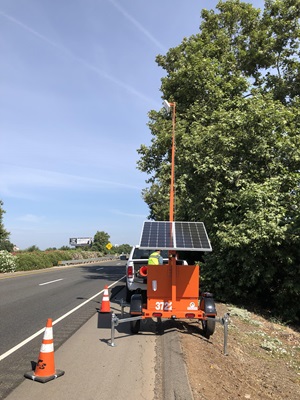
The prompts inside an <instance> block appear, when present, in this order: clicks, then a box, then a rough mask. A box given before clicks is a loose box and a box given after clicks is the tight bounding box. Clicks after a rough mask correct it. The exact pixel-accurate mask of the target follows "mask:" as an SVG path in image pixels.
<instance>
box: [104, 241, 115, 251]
mask: <svg viewBox="0 0 300 400" xmlns="http://www.w3.org/2000/svg"><path fill="white" fill-rule="evenodd" d="M105 247H106V248H107V250H110V249H111V248H112V247H113V245H112V244H111V243H107V245H106V246H105Z"/></svg>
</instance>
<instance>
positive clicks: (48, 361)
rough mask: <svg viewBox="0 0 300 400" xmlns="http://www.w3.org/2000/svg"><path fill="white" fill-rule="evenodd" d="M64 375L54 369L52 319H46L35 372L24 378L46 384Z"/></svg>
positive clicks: (62, 372)
mask: <svg viewBox="0 0 300 400" xmlns="http://www.w3.org/2000/svg"><path fill="white" fill-rule="evenodd" d="M64 373H65V372H64V371H61V370H59V369H57V370H56V369H55V364H54V345H53V330H52V319H51V318H48V320H47V324H46V329H45V332H44V337H43V341H42V346H41V349H40V354H39V359H38V362H37V364H36V367H35V371H34V372H32V371H30V372H27V373H26V374H24V376H25V378H29V379H32V380H34V381H37V382H41V383H46V382H48V381H51V380H52V379H55V378H58V377H60V376H62V375H63V374H64Z"/></svg>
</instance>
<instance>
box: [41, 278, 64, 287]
mask: <svg viewBox="0 0 300 400" xmlns="http://www.w3.org/2000/svg"><path fill="white" fill-rule="evenodd" d="M63 280H64V278H61V279H56V280H55V281H49V282H45V283H39V286H44V285H49V284H50V283H54V282H59V281H63Z"/></svg>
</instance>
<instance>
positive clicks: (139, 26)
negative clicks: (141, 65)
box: [109, 0, 167, 52]
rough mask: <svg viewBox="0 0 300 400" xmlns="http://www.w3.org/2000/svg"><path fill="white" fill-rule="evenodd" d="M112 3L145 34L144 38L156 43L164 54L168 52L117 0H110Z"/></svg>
mask: <svg viewBox="0 0 300 400" xmlns="http://www.w3.org/2000/svg"><path fill="white" fill-rule="evenodd" d="M109 1H110V2H111V4H113V5H114V7H115V8H116V9H117V10H118V11H120V13H121V14H122V15H123V16H124V17H125V18H126V19H128V20H129V21H130V22H132V24H133V25H134V26H135V27H136V28H137V29H138V30H139V31H140V32H142V33H143V35H144V36H146V37H147V38H148V39H149V40H150V41H151V42H152V43H154V44H155V45H156V46H157V47H158V48H159V49H161V50H162V51H164V52H167V49H166V48H165V47H164V45H163V44H162V43H160V42H159V41H158V40H157V39H156V38H155V37H154V36H153V35H152V34H151V33H150V32H149V31H147V29H146V28H144V27H143V25H141V24H140V23H139V22H138V21H137V20H136V19H135V18H133V16H132V15H130V14H128V12H127V11H125V10H124V8H122V7H121V6H120V4H119V3H117V2H116V1H115V0H109Z"/></svg>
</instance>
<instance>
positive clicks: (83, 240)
mask: <svg viewBox="0 0 300 400" xmlns="http://www.w3.org/2000/svg"><path fill="white" fill-rule="evenodd" d="M69 243H70V246H75V247H78V246H89V245H91V244H92V243H93V239H92V238H91V237H78V238H70V240H69Z"/></svg>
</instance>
